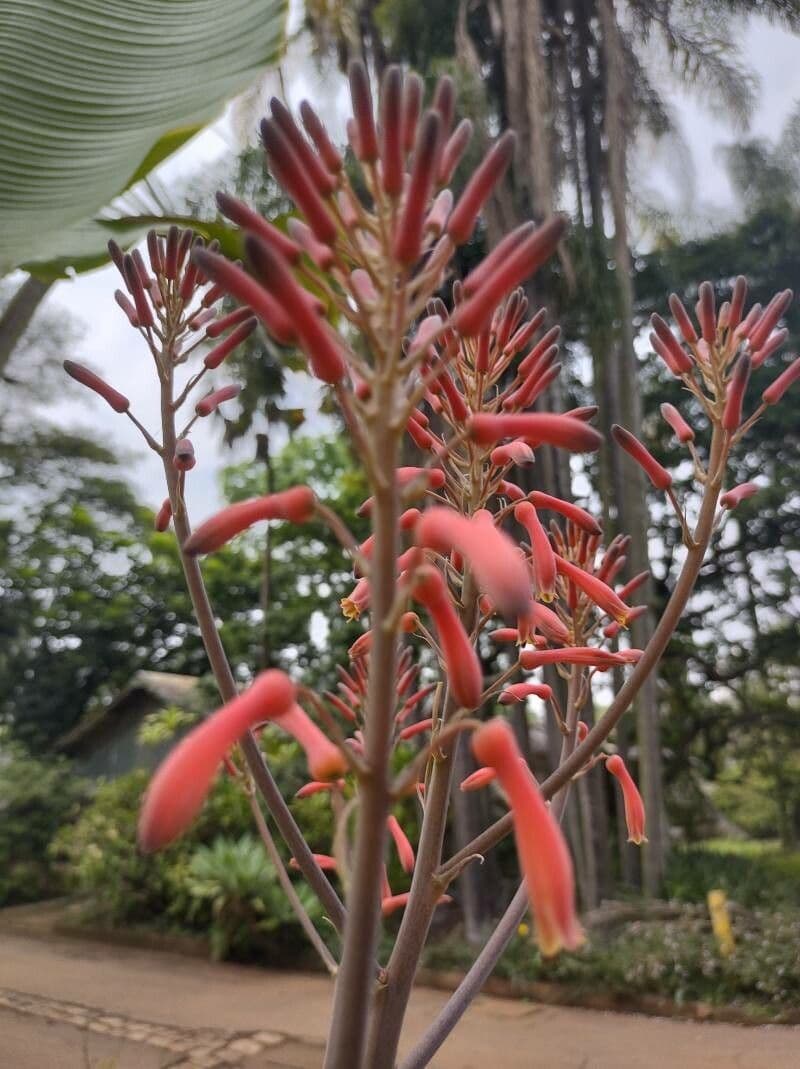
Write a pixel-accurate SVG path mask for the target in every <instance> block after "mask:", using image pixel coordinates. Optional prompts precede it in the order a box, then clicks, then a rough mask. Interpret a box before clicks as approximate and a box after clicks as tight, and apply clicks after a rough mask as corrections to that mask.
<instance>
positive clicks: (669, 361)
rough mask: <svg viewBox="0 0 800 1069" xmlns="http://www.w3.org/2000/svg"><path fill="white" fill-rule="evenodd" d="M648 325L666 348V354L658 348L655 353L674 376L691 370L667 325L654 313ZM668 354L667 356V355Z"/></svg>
mask: <svg viewBox="0 0 800 1069" xmlns="http://www.w3.org/2000/svg"><path fill="white" fill-rule="evenodd" d="M650 323H651V325H652V327H653V330H654V331H655V334H656V337H657V338H658V339H659V341H661V342H662V344H663V346H664V347H665V348H666V353H665V352H664V351H663V350H662V349H661V348H660V347H655V346H654V348H655V349H656V352H657V353H658V355H659V356H660V357H661V359H662V360H663V361H664V363H665V364H666V365H667V367H668V368H669V369H670V371H671V372H672V373H673V374H674V375H685V374H687V373H688V372H689V371H691V370H692V360H691V357H690V356H689V354H688V353H687V352H686V350H685V349H684V348H683V346H682V345H681V343H680V342H679V341H678V339H677V338H676V337H675V335H674V334H673V333H672V331H671V330H670V329H669V327H668V326H667V324H666V323H665V322H664V320H663V319H662V318H661V316H660V315H657V314H656V313H655V312H654V313H653V315H652V316H651V317H650ZM667 354H668V355H667Z"/></svg>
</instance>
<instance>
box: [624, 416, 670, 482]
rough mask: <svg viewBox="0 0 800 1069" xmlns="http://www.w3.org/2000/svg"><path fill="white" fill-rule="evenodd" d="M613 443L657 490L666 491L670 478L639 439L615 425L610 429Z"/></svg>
mask: <svg viewBox="0 0 800 1069" xmlns="http://www.w3.org/2000/svg"><path fill="white" fill-rule="evenodd" d="M611 434H612V435H613V437H614V441H615V442H616V443H617V445H618V446H620V447H621V448H622V449H624V450H625V452H626V453H627V454H628V456H629V457H631V458H632V459H633V460H635V461H636V463H637V464H638V465H639V467H640V468H641V469H642V470H643V471H644V473H645V475H647V477H648V479H649V480H650V482H651V483H652V484H653V486H655V488H656V489H657V490H668V489H669V487H670V486H672V476H671V475H670V473H669V472H668V471H667V469H666V468H665V467H664V466H663V465H662V464H659V462H658V461H657V460H656V458H655V457H654V456H653V454H652V453H651V452H650V450H649V449H647V448H646V447H645V446H644V445H642V443H641V442H640V441H639V439H638V438H637V437H636V436H635V435H633V434H631V432H630V431H626V430H625V428H624V427H620V425H619V424H618V423H615V424H614V426H613V427H612V428H611Z"/></svg>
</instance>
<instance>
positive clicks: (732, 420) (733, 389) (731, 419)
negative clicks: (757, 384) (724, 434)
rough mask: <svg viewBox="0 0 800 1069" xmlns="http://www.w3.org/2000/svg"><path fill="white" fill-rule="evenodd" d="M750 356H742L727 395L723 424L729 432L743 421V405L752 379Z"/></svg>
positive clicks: (734, 371) (734, 370) (729, 384)
mask: <svg viewBox="0 0 800 1069" xmlns="http://www.w3.org/2000/svg"><path fill="white" fill-rule="evenodd" d="M750 368H751V363H750V358H749V357H747V356H740V357H739V360H738V361H737V364H736V367H735V368H734V369H733V375H732V376H731V381H730V382H729V383H728V389H727V393H726V395H725V408H724V410H723V413H722V426H723V427H724V428H725V430H726V431H728V433H732V432H733V431H735V430H737V429H738V428H739V426H740V425H741V422H742V406H743V404H744V395H745V391H746V390H747V384H748V382H749V381H750Z"/></svg>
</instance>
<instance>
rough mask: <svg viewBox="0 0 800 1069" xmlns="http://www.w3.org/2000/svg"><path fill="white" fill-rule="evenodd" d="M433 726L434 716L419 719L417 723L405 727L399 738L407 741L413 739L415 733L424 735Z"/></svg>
mask: <svg viewBox="0 0 800 1069" xmlns="http://www.w3.org/2000/svg"><path fill="white" fill-rule="evenodd" d="M432 727H433V718H432V717H430V716H429V717H426V719H425V720H418V721H417V722H416V724H409V725H408V727H407V728H403V730H402V731H401V732H400V735H399V738H401V739H402V740H403V741H404V742H405V740H406V739H413V738H414V736H415V735H422V734H423V733H424V732H426V731H430V730H431V728H432Z"/></svg>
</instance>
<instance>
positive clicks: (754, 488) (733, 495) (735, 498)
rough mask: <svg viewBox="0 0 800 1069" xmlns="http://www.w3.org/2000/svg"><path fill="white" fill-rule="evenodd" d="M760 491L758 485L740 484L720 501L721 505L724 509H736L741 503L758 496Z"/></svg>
mask: <svg viewBox="0 0 800 1069" xmlns="http://www.w3.org/2000/svg"><path fill="white" fill-rule="evenodd" d="M760 489H761V488H760V487H759V485H758V483H739V485H738V486H734V487H732V488H731V489H730V490H727V491H726V492H725V493H724V494H723V495H722V497H721V498H720V499H719V503H720V505H721V506H722V507H723V508H724V509H733V508H736V506H737V505H738V504H739V503H740V502H741V501H746V500H747V498H748V497H752V496H753V494H757V493H758V491H759V490H760Z"/></svg>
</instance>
